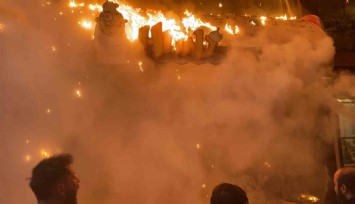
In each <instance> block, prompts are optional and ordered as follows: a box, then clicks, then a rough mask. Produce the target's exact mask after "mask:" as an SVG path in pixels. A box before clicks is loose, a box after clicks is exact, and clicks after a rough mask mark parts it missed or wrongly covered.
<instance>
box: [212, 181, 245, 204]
mask: <svg viewBox="0 0 355 204" xmlns="http://www.w3.org/2000/svg"><path fill="white" fill-rule="evenodd" d="M248 202H249V201H248V197H247V194H246V193H245V191H244V190H243V189H242V188H240V187H239V186H237V185H233V184H229V183H222V184H219V185H218V186H216V187H215V188H214V189H213V191H212V196H211V203H210V204H248Z"/></svg>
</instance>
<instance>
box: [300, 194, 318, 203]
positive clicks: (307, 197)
mask: <svg viewBox="0 0 355 204" xmlns="http://www.w3.org/2000/svg"><path fill="white" fill-rule="evenodd" d="M300 197H301V198H302V199H305V200H308V201H310V202H312V203H316V202H318V201H319V200H320V199H319V198H317V197H316V196H313V195H308V194H301V195H300Z"/></svg>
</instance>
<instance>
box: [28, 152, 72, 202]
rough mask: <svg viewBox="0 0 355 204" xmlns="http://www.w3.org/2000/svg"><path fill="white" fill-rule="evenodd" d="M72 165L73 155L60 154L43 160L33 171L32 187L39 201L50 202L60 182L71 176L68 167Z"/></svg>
mask: <svg viewBox="0 0 355 204" xmlns="http://www.w3.org/2000/svg"><path fill="white" fill-rule="evenodd" d="M72 163H73V156H72V155H71V154H60V155H54V156H52V157H50V158H47V159H43V160H42V161H41V162H39V164H37V166H35V167H34V168H33V169H32V177H31V181H30V187H31V189H32V191H33V193H34V194H35V195H36V198H37V200H48V199H49V198H50V197H51V196H52V189H53V187H54V186H55V185H56V184H57V183H58V181H60V180H61V179H63V178H65V177H66V176H67V175H70V170H68V168H67V166H68V165H70V164H72Z"/></svg>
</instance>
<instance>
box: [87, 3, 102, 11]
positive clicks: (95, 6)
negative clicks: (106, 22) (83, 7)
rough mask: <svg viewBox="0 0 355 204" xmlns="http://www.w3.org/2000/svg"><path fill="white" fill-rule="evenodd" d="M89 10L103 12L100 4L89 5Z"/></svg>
mask: <svg viewBox="0 0 355 204" xmlns="http://www.w3.org/2000/svg"><path fill="white" fill-rule="evenodd" d="M88 8H89V9H90V10H91V11H99V12H101V11H102V6H100V5H98V4H89V6H88Z"/></svg>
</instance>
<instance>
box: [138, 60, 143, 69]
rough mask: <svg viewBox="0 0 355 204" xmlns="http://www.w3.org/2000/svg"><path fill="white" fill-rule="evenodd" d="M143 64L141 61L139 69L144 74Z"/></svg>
mask: <svg viewBox="0 0 355 204" xmlns="http://www.w3.org/2000/svg"><path fill="white" fill-rule="evenodd" d="M142 65H143V62H142V61H139V62H138V66H139V69H140V70H141V72H143V71H144V69H143V66H142Z"/></svg>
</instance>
